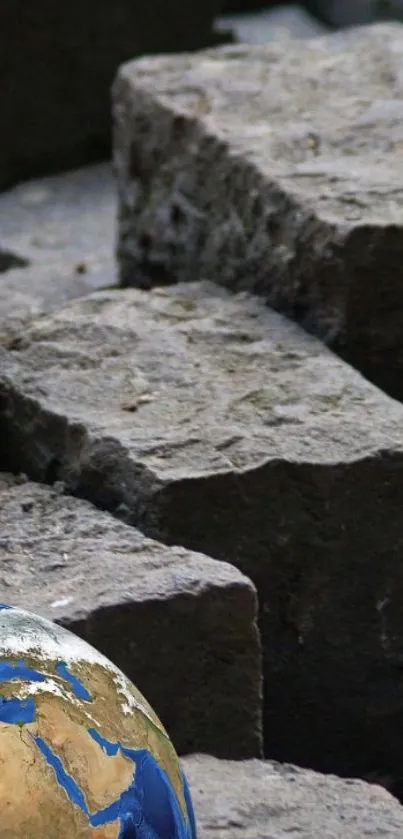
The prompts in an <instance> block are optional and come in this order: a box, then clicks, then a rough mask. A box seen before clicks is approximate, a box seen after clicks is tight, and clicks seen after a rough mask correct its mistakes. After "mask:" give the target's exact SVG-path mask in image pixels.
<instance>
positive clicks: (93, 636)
mask: <svg viewBox="0 0 403 839" xmlns="http://www.w3.org/2000/svg"><path fill="white" fill-rule="evenodd" d="M0 533H1V537H0V592H1V599H2V600H3V601H4V600H5V601H6V602H9V603H11V604H13V605H17V606H19V607H21V608H26V609H28V610H30V611H33V612H37V613H38V614H41V615H43V616H44V617H47V618H49V619H51V620H56V621H57V622H58V623H62V624H63V625H64V626H67V627H68V628H69V629H71V630H72V631H73V632H75V633H76V634H78V635H80V636H81V637H82V638H85V640H86V641H88V642H89V643H91V644H93V645H94V646H95V647H97V648H98V649H100V650H101V651H102V652H103V653H104V654H105V655H107V656H108V657H109V658H110V659H111V660H112V661H114V662H115V663H116V664H117V665H118V666H119V667H121V669H122V670H123V671H124V672H125V673H126V674H127V675H128V676H129V678H131V679H132V680H133V681H134V682H135V684H136V685H137V686H138V687H139V688H140V690H142V691H143V693H144V694H145V695H146V696H147V698H148V700H149V701H150V702H151V703H152V704H153V706H154V707H155V709H156V710H157V712H158V713H159V715H160V716H161V718H162V719H163V721H164V723H165V725H166V726H167V728H168V730H169V731H170V734H171V735H172V737H173V740H174V742H175V745H176V747H177V748H178V749H179V750H180V751H181V752H189V751H194V750H195V749H196V750H202V751H206V752H209V753H213V754H216V755H219V756H232V757H233V758H242V757H252V756H255V757H256V756H259V755H260V753H261V751H260V750H261V711H262V702H261V657H260V644H259V638H258V631H257V626H256V610H257V604H256V595H255V591H254V589H253V586H252V584H251V583H250V581H249V580H247V579H246V578H245V577H243V575H242V574H241V573H240V572H239V571H237V570H236V569H235V568H234V567H232V566H230V565H228V564H226V563H221V562H216V561H215V560H212V559H209V558H208V557H206V556H202V555H200V554H196V553H190V552H189V551H186V550H185V549H183V548H180V547H175V548H167V547H165V546H163V545H161V544H159V543H158V542H154V541H151V540H149V539H146V538H145V537H144V536H143V535H141V534H140V533H139V532H138V531H136V530H135V529H134V528H131V527H128V526H127V525H125V524H122V523H121V522H119V521H117V520H116V519H114V518H112V517H111V516H110V515H108V514H107V513H102V512H99V511H98V510H96V509H95V508H94V507H93V506H92V505H91V504H88V502H86V501H80V500H78V499H74V498H69V497H67V496H64V495H63V494H62V493H61V492H60V489H58V488H57V487H56V488H55V489H50V488H47V487H42V486H39V485H38V484H34V483H30V482H26V481H23V480H19V479H17V478H15V477H12V476H10V475H5V474H3V475H0ZM234 732H236V736H234Z"/></svg>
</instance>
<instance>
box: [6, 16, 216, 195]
mask: <svg viewBox="0 0 403 839" xmlns="http://www.w3.org/2000/svg"><path fill="white" fill-rule="evenodd" d="M218 9H219V6H218V2H217V0H203V1H202V2H201V1H200V2H193V3H191V6H190V7H189V4H188V3H184V2H183V0H171V2H170V3H167V2H165V0H148V2H146V3H144V2H143V0H113V2H112V0H103V2H100V0H85V2H82V0H70V2H69V3H56V2H55V0H38V2H27V0H2V2H1V4H0V32H1V87H0V113H1V117H2V130H1V135H0V188H2V187H4V186H8V185H9V184H11V183H13V182H15V181H17V180H20V179H21V178H27V177H32V176H33V175H37V174H41V173H43V172H50V171H60V170H61V169H63V168H66V169H67V168H73V167H74V166H81V165H83V164H85V163H88V162H91V161H93V160H99V159H102V158H106V157H107V156H108V153H109V142H110V139H109V138H110V97H109V90H110V85H111V82H112V79H113V75H114V73H115V71H116V67H117V66H118V65H119V64H120V63H121V62H122V61H127V60H128V59H131V58H133V56H135V55H144V54H145V53H153V52H175V51H180V50H185V49H200V48H201V47H205V46H209V45H211V44H213V43H217V40H218V39H217V37H216V36H215V35H214V32H213V19H214V15H215V14H216V13H217V12H218Z"/></svg>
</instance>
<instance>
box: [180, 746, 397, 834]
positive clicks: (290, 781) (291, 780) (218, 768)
mask: <svg viewBox="0 0 403 839" xmlns="http://www.w3.org/2000/svg"><path fill="white" fill-rule="evenodd" d="M184 767H185V771H186V774H187V777H188V779H189V781H190V787H191V791H192V795H193V800H194V804H195V809H196V817H197V820H198V828H199V835H200V839H262V837H263V836H264V837H267V839H269V837H270V839H290V837H294V836H295V837H298V839H365V838H366V837H368V839H369V837H371V839H401V837H402V835H403V808H402V807H401V806H400V805H399V803H398V802H397V801H396V800H395V799H394V798H392V796H391V795H389V793H387V792H386V791H385V790H384V789H382V788H381V787H378V786H375V785H372V784H365V783H363V782H362V781H355V780H347V781H343V780H341V779H340V778H335V777H333V776H327V777H324V776H323V775H319V774H316V773H315V772H309V771H303V770H301V769H298V768H297V767H296V766H290V765H288V766H287V765H286V766H280V765H278V764H275V763H271V762H269V761H265V762H263V761H258V760H248V761H242V762H239V763H231V762H230V761H226V760H216V759H214V758H211V757H207V756H206V755H192V757H188V758H186V759H185V760H184Z"/></svg>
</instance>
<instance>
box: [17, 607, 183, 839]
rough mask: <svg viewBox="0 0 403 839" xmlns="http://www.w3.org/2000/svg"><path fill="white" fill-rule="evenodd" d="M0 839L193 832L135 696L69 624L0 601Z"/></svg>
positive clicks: (169, 754)
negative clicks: (59, 623) (63, 626)
mask: <svg viewBox="0 0 403 839" xmlns="http://www.w3.org/2000/svg"><path fill="white" fill-rule="evenodd" d="M0 835H1V837H2V839H87V837H88V839H89V837H91V839H101V837H102V839H195V838H196V826H195V818H194V813H193V807H192V801H191V796H190V792H189V788H188V785H187V782H186V778H185V776H184V773H183V770H182V768H181V765H180V762H179V759H178V757H177V754H176V752H175V750H174V747H173V745H172V743H171V741H170V739H169V737H168V735H167V733H166V731H165V729H164V727H163V725H162V724H161V722H160V720H159V719H158V717H157V716H156V714H155V713H154V711H153V710H152V708H151V707H150V705H149V704H148V702H147V701H146V700H145V699H144V697H143V695H142V694H141V693H140V692H139V691H138V690H137V688H135V687H134V685H133V684H132V683H131V682H130V681H129V680H128V679H127V678H126V676H124V674H123V673H122V672H121V671H120V670H119V669H118V668H117V667H115V665H114V664H112V663H111V662H110V661H109V660H108V659H107V658H105V657H104V656H103V655H101V653H99V652H98V651H97V650H95V649H94V648H93V647H91V646H90V645H89V644H87V643H86V642H85V641H83V640H82V639H81V638H78V637H77V636H75V635H73V634H72V633H71V632H69V631H68V630H66V629H64V628H62V627H60V626H58V625H57V624H54V623H51V622H50V621H47V620H45V619H43V618H41V617H38V616H37V615H33V614H31V613H29V612H25V611H23V610H21V609H17V608H14V607H10V606H8V605H6V604H0Z"/></svg>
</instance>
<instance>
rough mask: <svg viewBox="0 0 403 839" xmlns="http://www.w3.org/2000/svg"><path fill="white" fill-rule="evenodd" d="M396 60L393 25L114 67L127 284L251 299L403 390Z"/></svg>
mask: <svg viewBox="0 0 403 839" xmlns="http://www.w3.org/2000/svg"><path fill="white" fill-rule="evenodd" d="M402 54H403V26H401V25H399V24H396V25H392V24H391V25H387V24H385V25H379V26H374V27H373V28H371V27H369V28H367V29H365V28H363V29H362V30H359V29H357V30H354V31H353V30H352V31H350V32H343V33H340V34H336V35H331V36H328V37H325V38H317V39H312V40H310V41H306V42H303V41H297V40H295V41H293V42H291V41H286V42H282V41H279V42H278V43H276V44H271V45H268V46H263V47H257V46H256V47H252V46H246V45H242V46H238V47H226V48H222V49H218V50H215V51H213V50H212V51H206V52H202V53H199V54H197V55H193V56H192V55H182V56H176V57H159V58H147V59H143V60H140V61H138V62H131V63H128V64H126V65H124V66H123V67H121V68H120V71H119V73H118V76H117V79H116V81H115V85H114V103H115V104H114V120H115V140H114V146H115V152H114V157H115V166H116V171H117V175H118V185H119V196H120V199H119V200H120V208H119V243H118V255H119V260H120V274H121V280H122V283H123V284H125V285H127V284H140V285H141V284H143V285H144V284H146V283H150V282H151V283H157V284H161V283H167V282H171V281H174V280H181V281H187V280H195V279H198V278H200V277H203V278H206V279H209V280H214V281H217V282H218V283H222V284H223V285H224V286H227V287H229V288H231V289H249V290H252V291H254V292H258V293H259V294H261V295H263V297H264V298H265V299H266V300H267V301H268V302H269V303H270V304H271V305H272V306H274V307H275V308H277V309H279V310H282V311H283V312H285V313H287V314H288V315H290V316H292V317H293V318H295V319H297V320H298V321H299V322H300V323H302V324H303V326H304V327H305V328H306V329H307V330H309V331H312V332H314V333H316V334H317V335H319V336H320V337H321V338H322V339H323V340H325V341H326V342H327V343H328V344H329V345H331V346H332V347H333V348H335V349H337V350H338V351H339V352H340V353H341V354H342V355H343V356H344V357H346V358H347V359H348V360H349V361H350V362H351V363H353V364H354V365H355V366H356V367H358V368H359V369H360V370H361V371H362V372H364V373H365V375H367V376H368V377H369V378H371V379H372V380H374V381H375V382H376V383H377V384H380V385H381V386H382V387H384V388H385V389H386V390H388V391H389V392H390V393H391V394H392V395H395V396H398V397H403V384H402V382H403V362H402V359H403V338H402V329H401V320H402V312H403V230H402V212H403V119H402V116H403V105H402V101H403V69H402V68H403V64H402V60H401V56H402Z"/></svg>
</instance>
